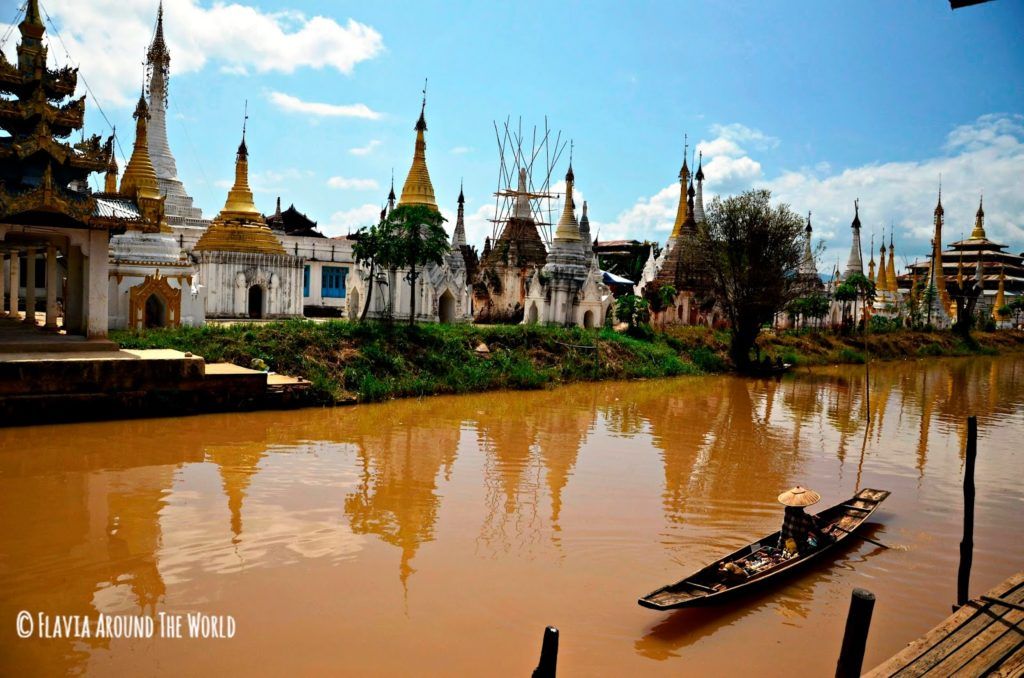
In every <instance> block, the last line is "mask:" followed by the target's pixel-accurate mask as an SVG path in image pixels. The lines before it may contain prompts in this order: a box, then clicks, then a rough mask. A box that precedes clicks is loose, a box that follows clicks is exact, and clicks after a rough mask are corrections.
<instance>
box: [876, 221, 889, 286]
mask: <svg viewBox="0 0 1024 678" xmlns="http://www.w3.org/2000/svg"><path fill="white" fill-rule="evenodd" d="M875 288H876V289H877V290H878V291H879V292H888V291H889V272H888V271H887V270H885V235H884V233H883V236H882V248H881V249H880V250H879V255H878V278H877V279H876V280H875Z"/></svg>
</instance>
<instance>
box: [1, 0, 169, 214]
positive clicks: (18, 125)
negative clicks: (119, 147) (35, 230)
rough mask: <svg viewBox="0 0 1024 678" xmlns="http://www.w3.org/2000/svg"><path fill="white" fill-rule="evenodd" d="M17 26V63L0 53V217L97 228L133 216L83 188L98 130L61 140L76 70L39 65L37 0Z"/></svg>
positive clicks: (76, 119)
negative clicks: (76, 140) (75, 139)
mask: <svg viewBox="0 0 1024 678" xmlns="http://www.w3.org/2000/svg"><path fill="white" fill-rule="evenodd" d="M18 29H19V31H20V32H21V42H20V43H19V44H18V48H17V52H18V63H16V64H13V63H11V62H9V61H8V60H7V58H6V56H4V55H3V53H2V52H0V129H2V130H3V131H4V132H6V136H0V220H2V221H4V222H7V223H21V224H26V225H38V224H45V225H48V226H64V227H72V228H87V227H91V228H100V229H109V228H112V227H114V228H121V227H123V226H124V225H125V219H128V220H133V221H139V218H138V214H137V213H136V214H132V213H131V210H129V209H128V208H126V210H124V211H123V212H124V214H121V215H120V216H121V217H124V218H119V216H117V215H118V210H117V209H116V206H111V205H107V204H101V201H98V200H97V198H96V197H95V196H93V195H91V194H90V193H88V192H87V191H86V190H84V189H85V187H86V186H87V185H88V177H89V175H90V174H91V173H93V172H99V171H102V170H104V169H105V168H106V166H107V163H108V161H109V159H110V149H111V148H112V142H110V141H108V142H107V144H101V143H100V138H99V136H98V135H93V136H91V137H86V138H84V139H83V140H82V141H80V142H79V143H76V144H73V145H72V144H70V143H68V142H65V141H63V139H66V138H67V137H68V136H70V135H71V133H72V132H74V131H76V130H79V129H81V128H82V126H83V124H84V117H85V97H84V96H82V97H81V98H79V99H73V100H71V101H68V102H66V103H64V101H65V99H67V97H70V96H71V95H73V94H74V92H75V87H76V85H77V82H78V71H77V69H73V68H62V69H57V70H53V69H50V68H47V66H46V53H47V49H46V46H45V45H44V44H43V36H44V34H45V32H46V29H45V27H44V25H43V21H42V18H41V16H40V14H39V3H38V1H37V0H29V1H28V3H26V6H25V18H24V19H23V20H22V22H21V23H20V24H19V25H18ZM72 186H74V187H78V188H72ZM152 227H153V228H155V224H154V225H152Z"/></svg>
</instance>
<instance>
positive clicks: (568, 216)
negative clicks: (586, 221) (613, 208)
mask: <svg viewBox="0 0 1024 678" xmlns="http://www.w3.org/2000/svg"><path fill="white" fill-rule="evenodd" d="M574 183H576V175H574V174H573V173H572V157H571V154H570V158H569V171H568V172H566V173H565V205H564V206H563V207H562V217H561V218H560V219H559V220H558V228H557V229H556V230H555V237H554V239H555V240H560V241H561V240H565V241H570V242H579V240H580V227H579V225H578V224H577V223H576V215H575V214H574V213H573V211H572V187H573V184H574Z"/></svg>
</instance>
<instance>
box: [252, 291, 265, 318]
mask: <svg viewBox="0 0 1024 678" xmlns="http://www.w3.org/2000/svg"><path fill="white" fill-rule="evenodd" d="M249 317H250V318H262V317H263V288H262V287H260V286H259V285H253V286H252V287H250V288H249Z"/></svg>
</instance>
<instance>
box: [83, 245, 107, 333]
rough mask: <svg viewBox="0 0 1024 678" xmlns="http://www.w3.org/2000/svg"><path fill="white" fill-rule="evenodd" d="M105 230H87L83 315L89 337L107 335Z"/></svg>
mask: <svg viewBox="0 0 1024 678" xmlns="http://www.w3.org/2000/svg"><path fill="white" fill-rule="evenodd" d="M109 239H110V235H109V234H108V233H107V232H106V231H89V254H88V257H89V262H88V264H87V265H86V266H87V269H88V271H89V274H88V278H89V284H88V288H87V289H88V300H89V301H88V306H87V310H86V316H85V330H86V336H87V337H89V338H90V339H93V338H104V337H106V336H107V322H108V318H107V285H108V280H107V277H108V276H107V268H108V255H107V247H108V241H109Z"/></svg>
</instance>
